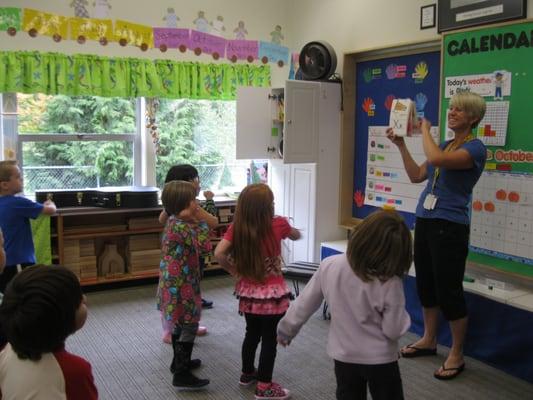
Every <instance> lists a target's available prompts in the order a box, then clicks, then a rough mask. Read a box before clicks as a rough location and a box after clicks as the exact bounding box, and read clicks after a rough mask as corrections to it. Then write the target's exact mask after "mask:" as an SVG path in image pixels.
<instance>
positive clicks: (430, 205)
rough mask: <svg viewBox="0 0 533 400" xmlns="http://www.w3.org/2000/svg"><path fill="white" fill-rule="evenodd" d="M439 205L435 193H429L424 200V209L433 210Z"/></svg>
mask: <svg viewBox="0 0 533 400" xmlns="http://www.w3.org/2000/svg"><path fill="white" fill-rule="evenodd" d="M436 205H437V197H436V196H435V195H434V194H433V193H428V194H427V195H426V198H425V199H424V208H425V209H426V210H433V209H434V208H435V206H436Z"/></svg>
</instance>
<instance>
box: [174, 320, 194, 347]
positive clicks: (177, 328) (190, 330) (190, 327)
mask: <svg viewBox="0 0 533 400" xmlns="http://www.w3.org/2000/svg"><path fill="white" fill-rule="evenodd" d="M198 326H199V323H198V322H195V323H192V324H183V325H179V324H176V325H174V332H173V334H174V335H176V336H178V341H180V342H186V343H194V339H196V332H197V331H198Z"/></svg>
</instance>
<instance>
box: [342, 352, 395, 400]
mask: <svg viewBox="0 0 533 400" xmlns="http://www.w3.org/2000/svg"><path fill="white" fill-rule="evenodd" d="M335 376H336V377H337V400H366V389H367V385H368V389H369V390H370V394H371V395H372V399H373V400H403V389H402V378H401V377H400V369H399V368H398V362H397V361H394V362H391V363H388V364H376V365H368V364H350V363H344V362H342V361H337V360H335Z"/></svg>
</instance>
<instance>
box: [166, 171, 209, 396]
mask: <svg viewBox="0 0 533 400" xmlns="http://www.w3.org/2000/svg"><path fill="white" fill-rule="evenodd" d="M161 200H162V202H163V207H164V209H165V211H166V213H167V215H168V216H169V217H168V221H167V223H166V225H165V231H164V234H163V240H162V248H161V252H162V257H161V264H160V272H159V287H158V304H157V305H158V309H159V310H160V311H161V312H162V313H163V316H164V318H165V320H167V321H172V323H173V324H174V326H175V329H174V332H173V335H172V336H173V343H172V347H173V351H174V357H173V360H172V365H171V371H172V372H173V379H172V384H173V385H174V386H178V387H182V388H199V387H202V386H205V385H207V384H209V379H199V378H197V377H196V376H194V375H193V374H192V373H191V369H194V368H196V367H198V366H200V363H201V361H200V360H192V361H191V354H192V349H193V346H194V338H195V336H196V332H197V330H198V322H199V321H200V314H201V310H202V299H201V295H200V264H199V263H200V254H201V252H205V251H210V250H211V241H210V240H209V227H208V226H207V223H206V222H204V221H202V220H200V216H201V211H200V210H201V209H200V207H199V206H198V204H197V203H196V188H195V187H194V185H193V184H192V183H190V182H185V181H171V182H169V183H167V184H166V185H165V187H164V189H163V194H162V196H161Z"/></svg>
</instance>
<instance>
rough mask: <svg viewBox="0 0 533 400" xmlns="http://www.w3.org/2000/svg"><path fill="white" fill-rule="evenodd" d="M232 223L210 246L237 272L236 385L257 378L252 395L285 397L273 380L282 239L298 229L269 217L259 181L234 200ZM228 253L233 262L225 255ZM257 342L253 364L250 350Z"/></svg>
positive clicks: (282, 307) (283, 304) (283, 305)
mask: <svg viewBox="0 0 533 400" xmlns="http://www.w3.org/2000/svg"><path fill="white" fill-rule="evenodd" d="M233 221H234V222H233V224H232V225H230V227H229V229H228V231H227V232H226V234H225V235H224V238H223V239H222V240H221V241H220V243H219V244H218V246H217V248H216V250H215V257H216V258H217V260H218V261H219V263H220V265H221V266H222V267H223V268H224V269H226V270H228V271H229V272H230V273H232V275H236V276H237V277H238V282H237V285H236V288H235V293H236V295H237V297H238V298H239V312H240V313H242V314H244V317H245V319H246V334H245V336H244V341H243V344H242V375H241V379H240V384H241V385H246V386H247V385H250V384H252V383H254V382H255V381H256V380H257V387H256V390H255V398H256V399H287V398H288V397H289V396H290V394H289V391H288V390H287V389H284V388H282V387H281V386H280V385H279V384H277V383H274V382H272V371H273V370H274V361H275V358H276V345H277V343H276V325H277V324H278V322H279V320H280V319H281V317H282V316H283V314H284V313H285V311H287V308H288V307H289V296H290V291H289V289H288V287H287V284H286V283H285V281H284V279H283V275H282V273H281V264H282V260H281V240H282V239H285V238H289V239H291V240H297V239H299V238H300V232H299V231H298V230H297V229H295V228H293V227H291V226H290V225H289V223H288V222H287V220H286V219H285V218H282V217H278V216H274V195H273V194H272V191H271V190H270V188H269V187H268V186H267V185H265V184H263V183H256V184H252V185H249V186H247V187H246V188H244V190H243V191H242V192H241V194H240V196H239V199H238V201H237V208H236V210H235V215H234V220H233ZM228 256H230V257H231V259H232V261H230V260H229V257H228ZM260 341H261V354H260V356H259V366H258V369H257V370H255V368H254V360H255V352H256V350H257V346H258V345H259V342H260Z"/></svg>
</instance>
